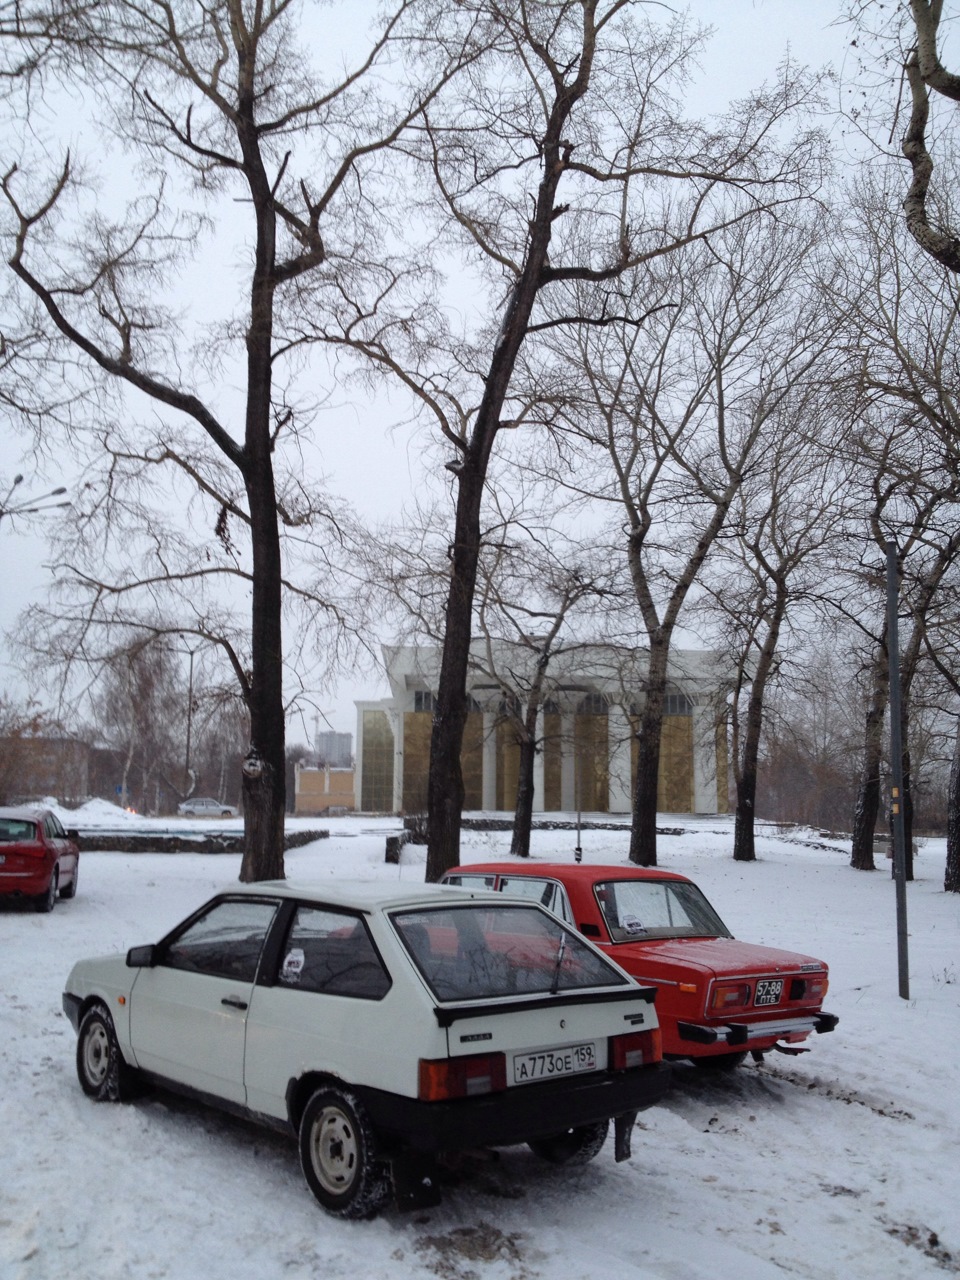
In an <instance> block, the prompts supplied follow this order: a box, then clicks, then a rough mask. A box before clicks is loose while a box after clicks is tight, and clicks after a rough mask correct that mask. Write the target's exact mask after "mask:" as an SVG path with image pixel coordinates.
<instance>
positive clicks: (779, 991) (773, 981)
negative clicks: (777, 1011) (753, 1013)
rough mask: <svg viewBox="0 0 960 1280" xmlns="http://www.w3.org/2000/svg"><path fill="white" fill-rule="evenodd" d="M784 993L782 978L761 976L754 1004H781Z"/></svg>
mask: <svg viewBox="0 0 960 1280" xmlns="http://www.w3.org/2000/svg"><path fill="white" fill-rule="evenodd" d="M782 995H783V979H782V978H761V979H760V981H759V982H758V983H757V993H756V995H755V996H754V998H753V1003H754V1005H758V1004H779V1003H780V997H781V996H782Z"/></svg>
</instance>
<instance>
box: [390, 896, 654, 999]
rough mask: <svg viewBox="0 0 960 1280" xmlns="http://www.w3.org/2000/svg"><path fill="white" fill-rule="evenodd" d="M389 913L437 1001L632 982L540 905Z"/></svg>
mask: <svg viewBox="0 0 960 1280" xmlns="http://www.w3.org/2000/svg"><path fill="white" fill-rule="evenodd" d="M392 918H393V923H394V926H395V927H396V930H397V932H398V933H399V934H400V937H401V938H402V939H403V942H404V945H405V946H406V948H407V950H408V951H409V953H410V955H411V957H412V959H413V962H414V964H416V966H417V968H418V969H419V970H420V972H421V973H422V974H423V976H424V978H425V979H426V981H427V983H428V984H429V986H430V989H431V990H432V991H433V993H434V995H435V996H436V997H437V999H438V1000H476V999H486V1000H489V999H490V998H492V997H494V998H495V997H501V996H513V995H532V994H536V993H538V992H540V993H547V992H558V991H575V990H580V989H582V988H585V987H617V986H626V985H628V981H629V980H628V979H627V978H626V977H625V975H624V974H623V973H621V971H620V970H619V969H617V968H615V967H614V966H613V965H611V964H610V963H609V962H608V961H607V960H605V959H604V958H603V956H601V955H598V954H597V953H596V952H595V951H592V950H591V949H590V948H589V947H588V946H586V945H585V943H584V942H583V940H582V939H581V938H580V937H579V936H578V935H577V934H576V933H574V932H573V930H572V929H567V928H565V927H564V926H563V925H561V924H560V922H559V921H558V920H555V919H553V918H552V917H551V916H549V915H547V913H546V912H545V911H541V910H539V909H538V908H537V907H529V906H524V905H521V904H519V903H517V904H512V903H504V904H503V905H502V906H501V905H500V904H499V903H497V904H492V905H491V904H487V903H483V904H481V903H471V904H467V905H464V906H456V907H441V908H432V909H429V910H419V911H400V912H397V913H396V914H395V915H394V916H393V917H392Z"/></svg>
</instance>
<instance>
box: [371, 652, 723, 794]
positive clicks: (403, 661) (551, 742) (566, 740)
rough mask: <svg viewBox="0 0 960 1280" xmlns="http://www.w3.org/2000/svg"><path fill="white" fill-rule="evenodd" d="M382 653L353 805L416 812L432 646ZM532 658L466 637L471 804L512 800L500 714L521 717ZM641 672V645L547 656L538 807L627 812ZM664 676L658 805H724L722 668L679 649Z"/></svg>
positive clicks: (514, 754) (435, 665)
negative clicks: (382, 685)
mask: <svg viewBox="0 0 960 1280" xmlns="http://www.w3.org/2000/svg"><path fill="white" fill-rule="evenodd" d="M383 654H384V664H385V668H386V673H387V678H388V680H389V684H390V696H389V697H388V698H383V699H380V700H378V701H369V702H358V703H357V704H356V706H357V755H356V761H357V768H356V801H357V808H358V809H359V810H361V811H365V812H368V813H371V812H380V813H384V812H392V813H405V814H414V813H421V812H423V811H425V809H426V787H427V771H428V765H429V754H430V731H431V724H432V717H433V706H434V691H435V690H436V687H437V680H438V677H439V669H440V650H439V649H438V648H434V647H426V646H412V645H410V646H392V647H391V646H385V647H384V650H383ZM537 657H538V653H537V650H536V647H535V644H531V645H530V646H526V645H523V644H518V643H510V642H507V641H498V642H493V643H491V642H489V641H486V640H483V641H476V642H475V643H474V657H473V661H472V664H471V671H470V674H469V677H468V694H469V696H470V700H471V701H470V710H469V713H468V717H467V726H466V731H465V734H464V746H463V752H462V754H461V765H462V769H463V776H464V788H465V805H464V807H465V808H466V809H468V810H485V811H488V812H491V811H503V810H507V811H509V810H512V809H513V807H514V803H515V799H516V785H517V774H518V765H519V745H518V741H517V736H516V733H515V730H514V729H513V727H512V724H511V718H510V714H509V712H510V710H511V709H512V710H513V711H514V712H517V711H519V712H520V713H521V714H522V713H523V710H524V709H525V708H524V691H525V690H526V689H529V687H530V680H531V678H532V675H533V670H534V666H535V663H536V660H537ZM645 670H646V653H645V651H643V650H636V649H633V650H628V649H623V648H619V647H617V646H613V645H602V644H596V645H578V646H576V647H571V648H569V649H566V650H563V651H561V652H560V653H559V654H557V655H555V656H554V657H553V658H552V659H551V662H550V666H549V669H548V673H547V683H546V687H545V691H544V696H543V699H542V703H541V708H540V713H539V715H538V721H537V744H538V746H537V755H536V761H535V765H534V809H535V811H537V812H541V813H542V812H557V811H560V812H573V811H575V810H580V811H582V812H595V813H629V812H630V811H631V808H632V793H633V776H634V768H635V758H636V723H637V716H638V713H639V711H640V709H641V708H642V705H643V700H644V696H645V694H644V674H645ZM667 675H668V686H667V696H666V703H665V715H664V722H663V732H662V735H661V752H660V783H659V795H658V804H657V808H658V810H659V811H661V812H667V813H723V812H726V811H727V808H728V780H727V742H726V714H725V706H726V696H725V694H726V690H727V688H728V687H729V680H730V675H731V672H730V670H729V664H728V662H727V661H725V660H724V659H723V657H722V656H721V655H718V654H716V653H713V652H710V651H708V650H702V649H680V650H676V651H674V652H673V653H672V654H671V657H670V663H669V667H668V673H667Z"/></svg>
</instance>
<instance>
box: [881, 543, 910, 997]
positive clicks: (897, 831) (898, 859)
mask: <svg viewBox="0 0 960 1280" xmlns="http://www.w3.org/2000/svg"><path fill="white" fill-rule="evenodd" d="M886 550H887V660H888V662H889V664H890V768H891V772H892V774H893V786H892V790H891V796H890V813H891V816H892V818H893V877H894V880H895V882H896V896H897V968H898V971H899V976H900V995H901V997H902V999H904V1000H909V999H910V966H909V959H908V955H907V849H906V840H905V833H904V829H903V742H902V740H901V733H900V639H899V635H898V632H897V603H898V598H899V589H898V588H899V584H898V582H897V545H896V543H895V542H888V543H887V547H886Z"/></svg>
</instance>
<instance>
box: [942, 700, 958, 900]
mask: <svg viewBox="0 0 960 1280" xmlns="http://www.w3.org/2000/svg"><path fill="white" fill-rule="evenodd" d="M943 891H944V893H960V719H958V721H957V736H956V738H955V739H954V744H953V764H952V765H951V768H950V790H949V794H948V796H947V868H946V872H945V873H944V877H943Z"/></svg>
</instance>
